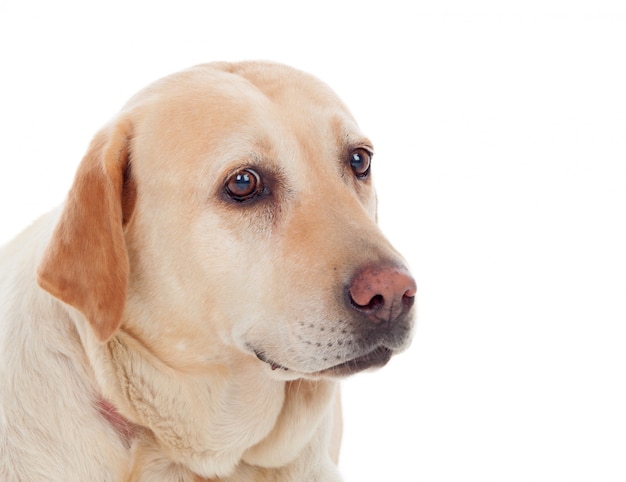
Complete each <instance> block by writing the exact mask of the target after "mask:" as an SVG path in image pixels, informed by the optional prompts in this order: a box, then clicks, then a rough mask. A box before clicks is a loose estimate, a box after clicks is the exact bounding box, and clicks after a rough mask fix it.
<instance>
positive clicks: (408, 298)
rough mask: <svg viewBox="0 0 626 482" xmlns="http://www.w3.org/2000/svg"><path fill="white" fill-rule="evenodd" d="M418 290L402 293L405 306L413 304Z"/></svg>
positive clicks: (408, 306)
mask: <svg viewBox="0 0 626 482" xmlns="http://www.w3.org/2000/svg"><path fill="white" fill-rule="evenodd" d="M416 292H417V290H415V289H412V290H407V291H406V293H404V295H402V303H403V304H404V306H406V307H407V308H410V307H411V306H413V303H414V302H415V294H416Z"/></svg>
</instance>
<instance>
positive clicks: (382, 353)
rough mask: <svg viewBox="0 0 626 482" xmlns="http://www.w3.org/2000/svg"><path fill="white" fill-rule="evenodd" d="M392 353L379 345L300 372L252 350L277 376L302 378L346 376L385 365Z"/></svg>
mask: <svg viewBox="0 0 626 482" xmlns="http://www.w3.org/2000/svg"><path fill="white" fill-rule="evenodd" d="M393 353H394V352H393V350H391V349H390V348H387V347H385V346H380V347H378V348H376V349H374V350H372V351H370V352H369V353H366V354H365V355H361V356H358V357H355V358H352V359H350V360H347V361H345V362H342V363H339V364H338V365H334V366H331V367H329V368H324V369H322V370H318V371H313V372H301V371H296V370H292V369H290V368H288V367H286V366H284V365H281V364H280V363H278V362H276V361H275V360H272V359H271V358H269V357H268V356H267V355H266V354H265V353H263V352H260V351H256V350H255V351H254V354H255V355H256V357H257V358H258V359H259V360H260V361H262V362H263V363H265V364H266V365H267V366H269V367H270V369H271V371H272V372H273V373H275V374H276V375H277V378H294V375H300V376H301V377H303V378H320V377H335V378H338V377H346V376H349V375H353V374H355V373H358V372H362V371H364V370H368V369H370V368H381V367H383V366H385V365H386V364H387V363H388V362H389V360H390V359H391V357H392V356H393ZM296 377H297V376H296Z"/></svg>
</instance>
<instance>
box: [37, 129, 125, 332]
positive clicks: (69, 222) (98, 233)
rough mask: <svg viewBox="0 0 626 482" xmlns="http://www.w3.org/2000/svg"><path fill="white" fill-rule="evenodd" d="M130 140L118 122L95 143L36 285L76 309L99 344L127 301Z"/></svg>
mask: <svg viewBox="0 0 626 482" xmlns="http://www.w3.org/2000/svg"><path fill="white" fill-rule="evenodd" d="M130 135H131V124H130V122H129V121H121V122H117V123H116V124H114V125H113V126H111V127H108V128H106V129H104V130H103V131H101V132H100V133H99V134H98V135H97V136H96V137H95V138H94V140H93V141H92V143H91V146H90V148H89V151H88V152H87V154H86V155H85V157H84V158H83V160H82V162H81V164H80V166H79V167H78V171H77V173H76V177H75V179H74V184H73V186H72V188H71V190H70V192H69V194H68V198H67V201H66V204H65V207H64V209H63V212H62V214H61V217H60V219H59V222H58V224H57V226H56V228H55V230H54V232H53V234H52V238H51V240H50V243H49V245H48V247H47V248H46V251H45V252H44V256H43V258H42V260H41V262H40V264H39V266H38V269H37V281H38V283H39V285H40V286H41V287H42V288H43V289H45V290H46V291H48V292H49V293H51V294H52V295H53V296H55V297H57V298H59V299H60V300H61V301H63V302H65V303H67V304H68V305H71V306H73V307H74V308H76V309H78V310H79V311H80V312H81V313H82V314H83V315H84V316H85V317H86V318H87V320H88V321H89V322H90V324H91V326H92V328H93V330H94V332H95V334H96V336H97V337H98V339H99V340H100V341H106V340H108V339H109V338H110V337H111V335H112V334H113V333H114V332H115V330H117V328H118V327H119V325H120V322H121V318H122V312H123V310H124V303H125V300H126V287H127V284H128V271H129V263H128V253H127V251H126V244H125V241H124V234H123V225H124V222H127V221H128V219H129V218H130V214H131V212H132V209H133V207H134V198H135V187H134V184H133V183H132V181H130V182H128V180H125V175H126V174H127V173H128V172H129V164H128V162H129V142H130ZM125 181H127V182H125ZM125 184H126V186H125Z"/></svg>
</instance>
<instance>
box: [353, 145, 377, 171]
mask: <svg viewBox="0 0 626 482" xmlns="http://www.w3.org/2000/svg"><path fill="white" fill-rule="evenodd" d="M371 162H372V154H371V153H370V152H369V151H366V150H365V149H363V148H359V149H355V150H354V151H352V153H351V154H350V167H352V172H354V175H355V176H356V177H359V178H365V177H367V176H368V174H369V173H370V166H371Z"/></svg>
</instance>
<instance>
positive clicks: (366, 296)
mask: <svg viewBox="0 0 626 482" xmlns="http://www.w3.org/2000/svg"><path fill="white" fill-rule="evenodd" d="M372 155H373V146H372V143H371V142H370V140H369V139H368V138H367V137H365V136H364V135H363V134H362V133H361V131H360V130H359V128H358V127H357V124H356V122H355V121H354V119H353V118H352V116H351V115H350V113H349V112H348V110H347V109H346V107H345V106H344V105H343V104H342V103H341V101H340V100H339V99H338V98H337V97H336V95H335V94H334V93H333V92H332V91H331V90H330V89H329V88H328V87H327V86H326V85H324V84H323V83H321V82H320V81H318V80H316V79H315V78H314V77H311V76H310V75H308V74H305V73H303V72H300V71H298V70H295V69H292V68H290V67H286V66H283V65H278V64H272V63H265V62H244V63H239V64H229V63H213V64H208V65H201V66H197V67H194V68H191V69H189V70H186V71H183V72H180V73H177V74H174V75H172V76H169V77H166V78H164V79H162V80H160V81H157V82H156V83H154V84H152V85H150V86H149V87H147V88H146V89H145V90H143V91H141V92H140V93H139V94H137V95H136V96H134V97H133V98H132V99H131V100H130V101H129V102H128V103H127V104H126V106H125V107H124V108H123V109H122V111H121V112H120V113H119V115H117V117H116V118H115V119H114V120H113V121H112V122H110V123H109V124H108V125H106V126H105V127H104V128H103V129H102V130H101V131H100V132H99V133H98V134H97V135H96V136H95V138H94V140H93V141H92V143H91V145H90V147H89V149H88V152H87V154H86V155H85V157H84V158H83V160H82V162H81V164H80V165H79V167H78V171H77V174H76V177H75V180H74V183H73V186H72V187H71V189H70V191H69V194H68V197H67V200H66V202H65V203H64V205H63V206H62V207H61V208H59V209H58V210H55V211H53V212H51V213H49V214H47V215H45V216H43V217H42V218H41V219H39V220H38V221H36V222H35V223H34V224H33V225H32V226H31V227H30V228H28V229H27V230H26V231H25V232H23V233H22V234H21V235H19V236H18V237H17V238H16V239H15V240H14V241H12V242H10V243H9V244H7V245H6V246H4V247H3V248H2V250H1V251H0V480H2V481H5V482H12V481H28V482H35V481H44V480H46V481H49V480H53V481H60V480H63V481H82V482H84V481H97V482H102V481H201V480H204V481H207V480H208V481H229V482H248V481H250V482H252V481H255V482H256V481H274V482H280V481H283V482H288V481H291V482H305V481H306V482H312V481H319V482H332V481H339V480H341V476H340V474H339V471H338V469H337V458H338V454H339V442H340V438H341V413H340V404H339V389H338V382H339V380H340V379H341V378H342V377H345V376H347V375H350V374H352V373H356V372H359V371H362V370H365V369H369V368H374V367H381V366H383V365H385V364H386V363H387V362H388V361H389V359H390V357H391V356H392V355H393V354H394V353H396V352H399V351H401V350H403V349H405V348H406V347H407V345H408V344H409V342H410V339H411V332H412V326H413V321H412V320H413V311H414V309H413V301H414V297H415V293H416V286H415V282H414V280H413V278H412V277H411V275H410V274H409V271H408V269H407V267H406V264H405V262H404V261H403V259H402V257H401V256H400V255H399V254H398V253H397V252H396V251H395V250H394V248H393V247H392V246H391V244H390V243H389V242H388V241H387V240H386V239H385V237H384V236H383V235H382V233H381V232H380V230H379V228H378V227H377V223H376V197H375V193H374V189H373V187H372V179H371V170H372V167H371V162H372Z"/></svg>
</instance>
